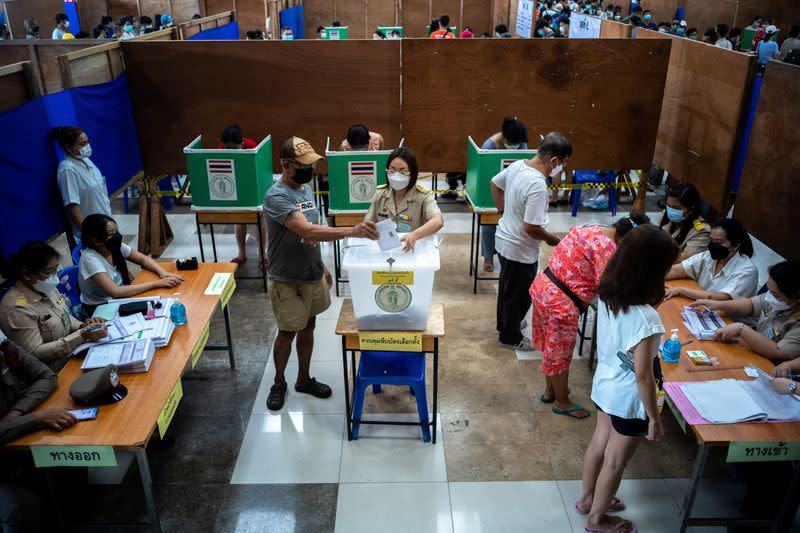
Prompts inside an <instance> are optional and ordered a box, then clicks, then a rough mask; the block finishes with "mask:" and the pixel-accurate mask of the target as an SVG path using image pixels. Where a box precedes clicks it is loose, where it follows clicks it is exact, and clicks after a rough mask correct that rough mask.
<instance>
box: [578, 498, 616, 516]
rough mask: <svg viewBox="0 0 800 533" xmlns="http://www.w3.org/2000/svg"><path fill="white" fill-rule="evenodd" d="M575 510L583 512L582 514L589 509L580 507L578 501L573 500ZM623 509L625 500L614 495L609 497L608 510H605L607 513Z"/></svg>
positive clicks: (586, 512) (587, 512)
mask: <svg viewBox="0 0 800 533" xmlns="http://www.w3.org/2000/svg"><path fill="white" fill-rule="evenodd" d="M575 510H576V511H578V513H579V514H583V515H586V514H589V510H587V509H581V506H580V502H575ZM624 510H625V502H624V501H622V500H621V499H620V498H617V497H616V496H614V497H613V498H612V499H611V503H610V504H609V506H608V510H607V511H606V512H607V513H618V512H620V511H624Z"/></svg>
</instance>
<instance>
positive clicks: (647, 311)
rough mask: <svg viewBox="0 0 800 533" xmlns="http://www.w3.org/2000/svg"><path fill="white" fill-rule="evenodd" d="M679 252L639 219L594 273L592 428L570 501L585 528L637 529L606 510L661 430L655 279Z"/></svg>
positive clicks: (618, 504) (618, 503) (614, 505)
mask: <svg viewBox="0 0 800 533" xmlns="http://www.w3.org/2000/svg"><path fill="white" fill-rule="evenodd" d="M679 253H680V250H679V248H678V245H677V244H676V243H675V241H674V240H673V239H672V238H671V237H670V236H669V235H668V234H667V233H666V232H664V231H662V230H661V229H659V228H658V227H657V226H654V225H650V224H644V225H641V226H639V227H638V228H636V229H634V230H632V231H631V232H629V233H628V235H627V236H626V237H625V238H624V239H623V240H622V241H621V242H620V244H619V247H618V248H617V252H616V253H615V254H614V256H613V257H612V258H611V260H610V261H609V262H608V265H607V266H606V270H605V272H604V273H603V277H602V278H601V279H600V286H599V291H598V293H599V302H598V307H597V316H598V322H597V352H598V353H597V370H596V372H595V375H594V381H593V382H592V400H593V401H594V402H595V404H596V405H597V426H596V427H595V431H594V435H593V436H592V440H591V442H590V443H589V446H588V448H587V449H586V455H585V456H584V459H583V494H582V496H581V499H580V500H578V501H577V502H576V503H575V508H576V509H577V510H578V511H579V512H581V513H582V514H586V515H587V518H586V526H585V527H586V531H587V532H589V533H596V532H609V531H614V532H616V533H626V532H627V533H632V532H635V531H636V526H635V525H634V524H633V523H632V522H631V521H629V520H624V519H622V518H620V517H612V516H609V515H608V513H609V512H613V511H621V510H623V509H624V508H625V504H624V503H623V502H622V500H620V499H619V498H616V497H615V496H614V494H615V493H616V491H617V488H619V483H620V480H621V479H622V474H623V471H624V470H625V466H626V465H627V464H628V461H629V460H630V458H631V457H632V456H633V452H634V451H635V450H636V447H637V446H638V445H639V443H640V442H642V440H643V438H646V439H647V440H660V439H661V438H662V437H663V436H664V429H663V428H662V426H661V418H660V415H659V413H658V407H657V402H656V391H657V383H656V376H655V374H656V368H657V369H658V370H659V371H660V365H658V364H657V363H655V360H656V358H657V357H658V343H659V340H660V339H661V337H662V335H663V334H664V326H663V325H662V323H661V319H660V318H659V316H658V312H657V311H656V310H655V308H654V307H655V306H657V305H658V304H660V303H661V301H662V300H663V298H664V286H663V281H662V280H663V277H664V276H666V274H667V272H668V271H669V269H670V266H671V265H672V263H673V262H674V261H675V259H676V258H677V257H678V255H679ZM659 373H660V372H659Z"/></svg>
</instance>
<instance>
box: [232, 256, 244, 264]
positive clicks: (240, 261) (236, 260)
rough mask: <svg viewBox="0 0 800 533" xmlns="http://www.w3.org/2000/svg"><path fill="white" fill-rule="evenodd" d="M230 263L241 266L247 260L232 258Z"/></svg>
mask: <svg viewBox="0 0 800 533" xmlns="http://www.w3.org/2000/svg"><path fill="white" fill-rule="evenodd" d="M230 262H231V263H236V264H237V265H243V264H245V263H247V258H246V257H245V258H240V257H234V258H233V259H231V261H230Z"/></svg>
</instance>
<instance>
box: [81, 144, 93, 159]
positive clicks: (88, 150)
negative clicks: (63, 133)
mask: <svg viewBox="0 0 800 533" xmlns="http://www.w3.org/2000/svg"><path fill="white" fill-rule="evenodd" d="M78 157H80V158H84V157H92V145H91V144H89V143H86V146H82V147H81V149H80V150H78Z"/></svg>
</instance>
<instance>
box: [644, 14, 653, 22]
mask: <svg viewBox="0 0 800 533" xmlns="http://www.w3.org/2000/svg"><path fill="white" fill-rule="evenodd" d="M644 20H646V21H647V22H650V21H651V20H653V15H645V16H644Z"/></svg>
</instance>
